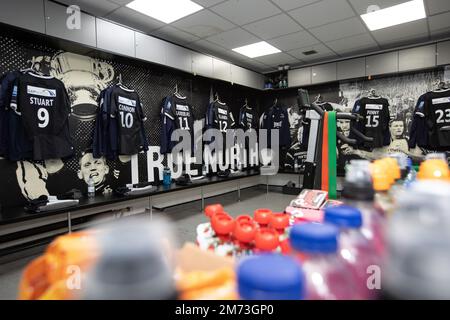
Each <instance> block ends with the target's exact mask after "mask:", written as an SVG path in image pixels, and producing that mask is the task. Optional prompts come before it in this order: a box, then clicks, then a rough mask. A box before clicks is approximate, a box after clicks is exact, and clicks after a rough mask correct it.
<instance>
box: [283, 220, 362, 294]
mask: <svg viewBox="0 0 450 320" xmlns="http://www.w3.org/2000/svg"><path fill="white" fill-rule="evenodd" d="M338 235H339V230H338V229H337V228H336V227H335V226H333V225H329V224H319V223H304V224H297V225H294V226H293V227H292V229H291V232H290V241H291V243H290V244H291V247H292V251H293V254H294V256H295V257H297V258H298V259H299V260H300V261H301V262H302V265H303V271H304V274H305V278H306V299H307V300H352V299H358V298H359V297H358V296H357V291H356V290H355V286H354V278H353V276H352V271H351V270H350V269H349V268H348V266H347V265H346V264H345V262H344V261H343V260H342V259H341V258H340V256H339V254H338Z"/></svg>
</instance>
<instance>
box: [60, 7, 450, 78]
mask: <svg viewBox="0 0 450 320" xmlns="http://www.w3.org/2000/svg"><path fill="white" fill-rule="evenodd" d="M162 1H163V0H162ZM193 1H194V2H197V3H198V4H200V5H202V6H203V7H204V9H203V10H201V11H199V12H197V13H194V14H192V15H190V16H187V17H184V18H182V19H180V20H177V21H175V22H173V23H171V24H165V23H163V22H160V21H158V20H155V19H153V18H151V17H148V16H146V15H143V14H141V13H139V12H136V11H134V10H132V9H129V8H127V7H126V4H127V3H129V2H131V0H95V1H92V0H59V1H58V2H61V3H64V4H67V5H71V4H76V5H79V6H80V8H81V9H82V10H83V11H85V12H88V13H90V14H92V15H95V16H98V17H103V18H106V19H108V20H111V21H115V22H117V23H120V24H123V25H126V26H128V27H131V28H134V29H137V30H139V31H142V32H145V33H147V34H150V35H154V36H157V37H159V38H161V39H165V40H168V41H171V42H174V43H177V44H180V45H183V46H185V47H188V48H191V49H194V50H197V51H200V52H203V53H207V54H211V55H214V56H216V57H218V58H222V59H225V60H228V61H230V62H233V63H235V64H238V65H241V66H243V67H246V68H249V69H252V70H255V71H258V72H263V73H266V72H270V71H273V70H276V68H277V67H278V65H284V64H289V65H290V66H291V67H297V66H302V65H305V64H311V63H316V62H317V63H318V62H323V61H327V60H332V59H338V58H343V57H347V56H352V55H355V54H363V53H370V52H373V51H379V50H383V49H389V48H392V47H398V46H400V45H408V44H414V43H418V42H424V41H428V40H435V39H440V38H445V37H448V36H450V0H425V6H426V11H427V18H426V19H422V20H418V21H414V22H410V23H406V24H403V25H399V26H394V27H390V28H386V29H382V30H378V31H374V32H370V31H369V29H368V28H367V27H366V25H365V24H364V23H363V21H362V19H361V18H360V15H361V14H363V13H366V12H367V8H368V6H370V5H373V4H376V5H378V6H379V7H380V8H381V9H383V8H386V7H390V6H393V5H396V4H399V3H403V2H405V1H406V0H319V1H318V0H225V1H223V0H193ZM259 41H267V42H268V43H270V44H272V45H274V46H275V47H277V48H278V49H280V50H281V51H282V52H281V53H276V54H272V55H268V56H264V57H259V58H255V59H249V58H247V57H245V56H242V55H240V54H238V53H236V52H233V51H232V50H231V49H233V48H236V47H240V46H243V45H247V44H251V43H255V42H259ZM311 50H314V51H316V52H317V53H316V54H313V55H309V56H308V55H305V54H304V52H306V51H311Z"/></svg>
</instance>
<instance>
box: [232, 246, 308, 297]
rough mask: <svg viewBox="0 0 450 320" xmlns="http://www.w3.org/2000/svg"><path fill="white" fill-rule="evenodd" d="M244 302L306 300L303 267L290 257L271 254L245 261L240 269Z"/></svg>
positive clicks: (240, 283)
mask: <svg viewBox="0 0 450 320" xmlns="http://www.w3.org/2000/svg"><path fill="white" fill-rule="evenodd" d="M237 282H238V291H239V296H240V298H241V299H243V300H302V299H303V298H304V297H305V287H304V283H305V277H304V274H303V271H302V269H301V265H300V264H299V263H298V262H297V261H296V260H295V259H293V258H291V257H288V256H282V255H276V254H267V255H256V256H252V257H248V258H244V259H242V260H241V262H240V263H239V266H238V269H237Z"/></svg>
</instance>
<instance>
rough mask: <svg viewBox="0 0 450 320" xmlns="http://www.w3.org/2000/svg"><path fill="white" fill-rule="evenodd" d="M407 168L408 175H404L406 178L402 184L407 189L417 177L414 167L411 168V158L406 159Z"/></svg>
mask: <svg viewBox="0 0 450 320" xmlns="http://www.w3.org/2000/svg"><path fill="white" fill-rule="evenodd" d="M407 168H408V174H407V175H406V178H405V181H404V183H403V184H404V186H405V187H406V188H409V187H410V186H411V184H412V183H414V182H415V181H416V177H417V173H416V170H414V166H413V162H412V159H411V158H408V164H407Z"/></svg>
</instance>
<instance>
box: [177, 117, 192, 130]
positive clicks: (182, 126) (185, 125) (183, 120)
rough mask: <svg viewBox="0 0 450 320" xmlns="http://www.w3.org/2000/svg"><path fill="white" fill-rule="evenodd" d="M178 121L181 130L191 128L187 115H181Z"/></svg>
mask: <svg viewBox="0 0 450 320" xmlns="http://www.w3.org/2000/svg"><path fill="white" fill-rule="evenodd" d="M178 121H179V122H180V129H181V130H190V128H189V121H188V118H186V117H179V118H178Z"/></svg>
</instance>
